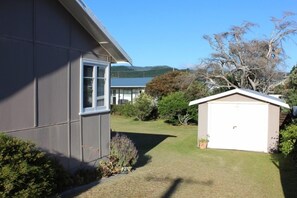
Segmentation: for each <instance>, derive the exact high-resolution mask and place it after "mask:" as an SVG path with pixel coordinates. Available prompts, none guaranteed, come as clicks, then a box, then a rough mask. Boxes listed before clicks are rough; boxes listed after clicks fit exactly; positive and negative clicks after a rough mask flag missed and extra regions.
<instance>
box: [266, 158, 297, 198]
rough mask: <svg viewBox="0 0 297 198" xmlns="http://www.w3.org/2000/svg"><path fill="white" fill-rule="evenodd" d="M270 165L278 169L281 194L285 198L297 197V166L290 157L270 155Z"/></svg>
mask: <svg viewBox="0 0 297 198" xmlns="http://www.w3.org/2000/svg"><path fill="white" fill-rule="evenodd" d="M271 158H272V159H271V160H272V163H273V164H274V165H275V166H276V167H277V168H278V169H279V172H280V179H281V184H282V188H283V193H284V196H285V197H286V198H291V197H292V198H293V197H294V198H295V197H297V189H296V188H297V165H296V161H294V160H293V158H291V157H284V156H283V155H282V154H272V155H271Z"/></svg>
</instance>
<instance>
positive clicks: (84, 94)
mask: <svg viewBox="0 0 297 198" xmlns="http://www.w3.org/2000/svg"><path fill="white" fill-rule="evenodd" d="M80 72H81V81H80V114H81V115H82V114H91V113H99V112H104V111H109V97H108V96H109V63H108V62H103V61H95V60H86V59H83V60H82V64H81V70H80Z"/></svg>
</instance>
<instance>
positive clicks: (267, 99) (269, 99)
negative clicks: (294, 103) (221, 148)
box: [189, 89, 290, 109]
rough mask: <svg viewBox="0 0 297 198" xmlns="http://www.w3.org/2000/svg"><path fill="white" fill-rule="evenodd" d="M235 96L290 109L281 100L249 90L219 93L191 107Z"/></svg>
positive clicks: (199, 100) (200, 100)
mask: <svg viewBox="0 0 297 198" xmlns="http://www.w3.org/2000/svg"><path fill="white" fill-rule="evenodd" d="M233 94H241V95H244V96H248V97H251V98H254V99H257V100H261V101H264V102H267V103H271V104H275V105H278V106H281V107H285V108H288V109H289V108H290V106H289V105H288V104H286V103H284V102H283V101H282V100H281V99H279V98H276V97H273V96H269V95H266V94H263V93H260V92H257V91H253V90H248V89H233V90H230V91H226V92H223V93H219V94H216V95H212V96H208V97H205V98H201V99H198V100H193V101H191V102H190V103H189V105H195V104H201V103H204V102H207V101H211V100H216V99H218V98H222V97H225V96H230V95H233Z"/></svg>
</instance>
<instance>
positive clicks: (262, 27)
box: [84, 0, 297, 70]
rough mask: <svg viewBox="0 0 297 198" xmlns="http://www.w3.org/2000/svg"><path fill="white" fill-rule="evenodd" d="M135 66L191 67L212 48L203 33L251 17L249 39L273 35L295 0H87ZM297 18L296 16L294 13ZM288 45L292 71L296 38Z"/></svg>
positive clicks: (296, 6)
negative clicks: (253, 25)
mask: <svg viewBox="0 0 297 198" xmlns="http://www.w3.org/2000/svg"><path fill="white" fill-rule="evenodd" d="M84 1H85V3H86V4H87V6H88V7H89V8H90V9H91V10H92V11H93V12H94V14H95V15H96V16H97V18H98V19H99V20H100V21H101V22H102V23H103V25H104V26H105V27H106V28H107V30H108V31H109V33H110V34H111V35H112V36H113V37H114V38H115V39H116V40H117V41H118V43H119V44H120V45H121V46H122V47H123V49H124V50H125V51H126V52H127V53H128V54H129V56H130V57H131V58H132V59H133V64H134V65H135V66H154V65H169V66H173V67H176V68H188V67H193V66H194V65H195V64H198V63H199V62H200V60H201V59H203V58H207V57H209V54H210V53H211V52H212V51H211V49H210V47H209V45H208V43H207V42H206V40H204V39H203V38H202V37H203V35H205V34H208V35H211V34H214V33H219V32H224V31H227V30H228V29H229V28H230V27H231V26H233V25H240V24H241V23H242V22H244V21H250V22H253V23H256V24H258V25H259V27H256V28H254V29H253V32H251V33H250V36H251V37H256V38H259V37H264V36H265V35H266V36H267V37H269V35H270V33H271V31H272V27H273V26H272V23H271V22H270V18H271V17H272V16H274V17H281V16H282V14H283V12H285V11H291V12H294V13H297V0H244V1H239V0H224V1H222V0H204V1H202V0H138V1H137V0H125V1H123V0H108V1H99V0H84ZM294 19H295V20H296V21H297V16H294ZM293 40H294V41H295V44H294V43H293V41H292V40H288V41H287V43H285V44H284V48H285V50H286V53H287V55H288V56H290V57H291V58H290V59H288V60H287V65H288V68H287V69H288V70H289V69H290V68H291V67H292V66H293V65H295V64H296V63H297V36H295V37H293Z"/></svg>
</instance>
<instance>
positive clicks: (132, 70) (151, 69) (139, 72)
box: [111, 66, 176, 78]
mask: <svg viewBox="0 0 297 198" xmlns="http://www.w3.org/2000/svg"><path fill="white" fill-rule="evenodd" d="M173 70H176V69H175V68H172V67H169V66H146V67H137V66H112V67H111V77H114V78H140V77H155V76H159V75H162V74H165V73H167V72H169V71H173Z"/></svg>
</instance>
